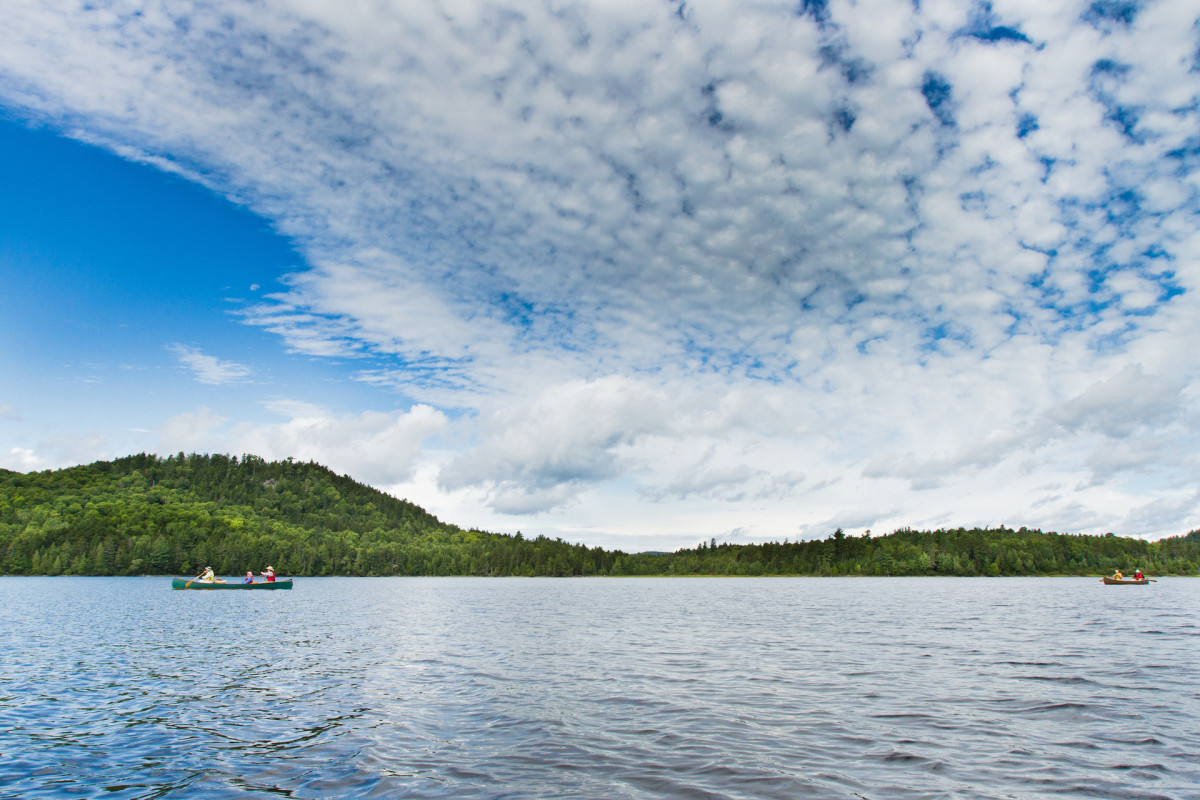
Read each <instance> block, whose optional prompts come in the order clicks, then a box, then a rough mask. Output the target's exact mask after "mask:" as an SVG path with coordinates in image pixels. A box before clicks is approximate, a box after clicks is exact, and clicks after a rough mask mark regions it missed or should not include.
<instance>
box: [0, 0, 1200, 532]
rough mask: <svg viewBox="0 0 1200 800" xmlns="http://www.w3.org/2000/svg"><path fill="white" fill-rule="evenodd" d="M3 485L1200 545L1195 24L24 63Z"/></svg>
mask: <svg viewBox="0 0 1200 800" xmlns="http://www.w3.org/2000/svg"><path fill="white" fill-rule="evenodd" d="M0 144H3V145H4V147H3V148H2V149H3V151H4V155H3V159H4V162H3V163H4V165H5V170H4V172H2V173H0V180H3V181H4V184H3V185H4V195H5V198H4V199H3V201H2V202H3V204H4V205H3V207H2V208H0V210H2V211H4V214H3V216H0V228H4V229H6V230H0V237H2V238H0V278H3V281H4V283H5V284H6V286H7V290H6V292H5V294H6V296H7V297H6V299H0V312H4V314H3V318H4V320H5V321H3V322H0V335H2V336H3V340H2V344H3V350H4V353H3V354H0V369H2V373H0V374H3V380H2V382H0V466H4V467H7V468H9V469H19V470H29V469H42V468H48V467H59V466H65V465H69V464H73V463H81V462H87V461H90V460H94V459H97V458H109V457H113V456H116V455H121V454H125V453H128V452H135V451H140V450H147V451H153V452H158V453H161V454H167V453H172V452H177V451H179V450H184V451H188V452H191V451H197V452H211V451H220V452H229V453H235V454H237V453H256V454H259V455H262V456H264V457H266V458H284V457H289V456H291V457H295V458H298V459H302V460H307V459H315V460H317V461H319V462H321V463H324V464H327V465H329V466H331V467H332V468H334V469H335V470H337V471H339V472H346V473H349V474H351V475H352V476H354V477H356V478H358V479H360V480H363V481H365V482H368V483H370V484H372V485H374V486H377V487H379V488H381V489H384V490H386V491H389V492H391V493H393V494H396V495H397V496H400V497H407V498H408V499H411V500H413V501H415V502H417V503H419V504H421V505H423V506H425V507H426V508H428V509H430V510H431V511H433V512H434V513H436V514H438V515H439V516H441V517H442V518H443V519H446V520H448V521H451V522H454V523H457V524H460V525H463V526H478V527H482V528H485V529H489V530H496V531H507V532H511V531H516V530H522V531H523V532H525V533H526V534H536V533H545V534H547V535H550V536H561V537H563V538H564V539H567V540H569V541H579V542H585V543H588V544H599V545H603V546H606V547H622V548H625V549H633V550H637V549H673V548H676V547H679V546H685V545H692V544H694V543H696V542H698V541H700V540H701V539H708V538H716V539H718V540H728V541H734V542H745V541H759V540H764V539H783V538H785V537H787V538H791V539H795V538H798V537H800V538H811V537H823V536H826V535H828V534H829V533H830V532H831V531H832V530H833V529H834V528H835V527H838V526H841V527H844V528H846V529H847V530H850V531H854V532H859V531H862V530H863V529H867V528H870V529H872V530H873V531H874V532H876V533H880V532H888V531H890V530H892V529H894V528H897V527H901V526H912V527H921V528H924V527H937V526H957V525H967V526H970V525H993V526H994V525H999V524H1009V525H1013V526H1020V525H1027V526H1030V527H1035V526H1036V527H1041V528H1044V529H1052V530H1060V531H1071V532H1104V531H1110V530H1111V531H1115V532H1118V533H1120V534H1124V535H1134V536H1145V537H1151V538H1157V537H1161V536H1164V535H1173V534H1180V533H1185V532H1187V531H1188V530H1189V529H1192V528H1195V527H1200V493H1198V492H1200V484H1198V478H1200V472H1198V467H1200V460H1198V454H1200V448H1198V447H1197V445H1198V444H1200V442H1198V438H1200V437H1198V436H1197V433H1198V431H1200V413H1198V409H1200V406H1198V405H1197V402H1196V401H1197V395H1198V393H1200V347H1197V343H1198V342H1200V330H1198V328H1200V308H1197V298H1198V297H1200V293H1198V292H1197V289H1200V285H1198V284H1200V227H1198V225H1197V223H1198V221H1200V11H1198V10H1197V8H1196V6H1195V4H1194V3H1191V2H1186V0H1158V1H1157V2H1155V1H1154V0H1148V1H1146V2H1140V1H1139V0H1097V2H1063V3H1045V2H1043V1H1042V0H1003V1H997V2H992V3H968V2H941V1H940V0H920V2H917V0H858V1H857V2H850V1H849V0H845V1H842V0H828V1H826V0H793V1H792V2H788V3H775V2H753V3H751V2H705V1H704V0H699V1H698V2H686V3H681V2H668V1H667V0H656V1H655V2H647V1H646V0H637V2H632V0H602V1H598V2H592V3H589V2H582V3H570V2H548V3H547V2H529V3H504V4H495V3H485V2H443V3H436V2H401V1H400V0H379V1H378V2H367V1H366V0H362V1H361V2H344V3H332V4H331V3H326V2H318V1H317V0H268V2H265V3H255V4H249V3H241V2H228V3H221V2H204V3H190V2H185V1H184V0H172V1H170V2H121V1H119V0H114V1H113V2H91V3H87V4H84V3H82V2H68V1H67V0H61V1H59V2H55V1H54V0H51V1H50V2H47V0H9V2H6V3H5V24H4V26H3V27H0Z"/></svg>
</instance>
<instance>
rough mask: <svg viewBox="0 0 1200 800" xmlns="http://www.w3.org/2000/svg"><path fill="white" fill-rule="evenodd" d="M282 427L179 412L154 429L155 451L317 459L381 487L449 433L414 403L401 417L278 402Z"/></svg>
mask: <svg viewBox="0 0 1200 800" xmlns="http://www.w3.org/2000/svg"><path fill="white" fill-rule="evenodd" d="M271 411H273V412H274V413H276V414H278V415H280V416H283V417H285V420H284V421H282V422H273V423H250V422H238V423H235V424H228V423H229V420H228V419H227V418H225V417H223V416H220V415H218V414H216V413H214V412H212V411H211V410H209V409H206V408H204V409H200V410H199V411H196V412H188V413H184V414H179V415H177V416H175V417H172V418H171V419H169V420H167V421H166V422H165V423H164V424H163V425H162V426H161V427H160V429H159V431H158V442H159V445H158V447H159V451H160V452H163V453H173V452H177V451H185V452H225V453H234V454H240V453H253V454H254V455H258V456H261V457H263V458H266V459H269V460H271V459H284V458H296V459H300V460H303V461H309V460H312V461H316V462H318V463H321V464H324V465H325V466H328V467H330V468H331V469H333V470H335V471H337V472H340V473H345V474H349V475H351V476H353V477H354V478H356V479H357V480H361V481H366V482H369V483H371V484H374V485H377V486H381V485H388V484H393V483H399V482H402V481H405V480H408V479H409V478H411V477H412V475H413V471H414V470H415V469H416V467H417V465H418V463H419V462H421V461H422V460H424V459H425V458H428V456H426V455H424V449H423V446H424V445H425V444H426V443H427V441H428V440H429V439H431V438H433V437H436V436H437V435H438V434H440V433H442V432H444V431H445V430H446V429H447V420H446V417H445V415H444V414H442V413H441V412H440V411H437V410H436V409H433V408H431V407H429V406H423V405H418V406H414V407H413V408H411V409H409V410H408V411H403V412H399V411H398V412H392V413H382V412H377V411H364V412H362V413H359V414H342V415H334V414H331V413H330V412H329V411H327V410H326V409H323V408H321V407H319V406H314V405H310V404H308V403H303V402H286V401H279V402H276V403H273V404H272V405H271Z"/></svg>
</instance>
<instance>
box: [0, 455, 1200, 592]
mask: <svg viewBox="0 0 1200 800" xmlns="http://www.w3.org/2000/svg"><path fill="white" fill-rule="evenodd" d="M267 564H271V565H273V566H274V567H275V569H276V571H277V572H279V573H280V574H284V575H1090V574H1100V573H1108V572H1111V571H1112V570H1113V569H1117V568H1120V569H1122V570H1126V571H1130V572H1131V571H1132V570H1134V569H1136V568H1138V567H1140V568H1142V569H1143V570H1145V571H1147V572H1149V573H1151V574H1154V575H1165V574H1190V575H1194V574H1196V573H1197V572H1198V571H1200V532H1195V531H1194V532H1192V533H1189V534H1187V535H1186V536H1179V537H1172V538H1170V539H1164V540H1162V541H1159V542H1146V541H1142V540H1139V539H1130V538H1125V537H1118V536H1113V535H1111V534H1110V535H1108V536H1076V535H1069V534H1058V533H1042V532H1041V531H1036V530H1026V529H1024V528H1021V529H1020V530H1012V529H1010V528H1003V527H1002V528H994V529H986V530H979V529H973V530H966V529H961V528H960V529H954V530H938V531H913V530H907V529H905V530H900V531H896V532H895V533H892V534H890V535H887V536H878V537H870V536H853V537H850V536H846V535H845V534H843V533H842V531H840V530H838V531H835V532H833V533H832V535H831V536H830V537H829V538H827V539H825V540H815V541H804V542H787V541H783V542H770V543H766V544H753V545H733V544H717V543H716V542H709V543H705V544H701V545H700V546H699V547H696V548H691V549H684V550H679V551H676V552H674V553H642V554H633V555H631V554H627V553H622V552H620V551H606V550H603V549H601V548H598V547H594V548H588V547H584V546H582V545H574V544H569V543H566V542H563V541H562V540H560V539H549V538H546V537H542V536H539V537H536V538H532V539H526V538H524V537H523V536H522V535H521V534H516V535H515V536H508V535H501V534H493V533H486V532H483V531H479V530H464V529H462V528H459V527H457V526H454V525H451V524H447V523H444V522H441V521H440V520H438V519H437V518H436V517H434V516H433V515H431V514H429V513H428V512H426V511H425V510H424V509H422V508H420V507H419V506H416V505H414V504H412V503H409V502H407V501H405V500H397V499H396V498H393V497H390V496H388V495H386V494H384V493H382V492H379V491H376V490H375V489H372V488H370V487H368V486H365V485H363V484H361V483H358V482H356V481H354V480H353V479H351V478H350V477H348V476H344V475H337V474H335V473H333V472H332V471H330V470H328V469H326V468H325V467H322V466H320V465H318V464H315V463H311V462H310V463H297V462H294V461H291V460H288V461H276V462H267V461H264V460H262V459H261V458H258V457H256V456H244V457H242V458H241V459H239V458H237V457H230V456H223V455H184V454H183V453H180V454H179V455H176V456H171V457H169V458H159V457H156V456H153V455H146V454H141V455H135V456H129V457H127V458H120V459H117V460H115V461H99V462H96V463H94V464H90V465H87V466H80V467H71V468H68V469H62V470H56V471H49V470H47V471H44V472H32V473H28V474H22V473H16V472H9V471H7V470H0V574H8V575H14V574H15V575H143V574H159V575H163V574H178V575H192V574H196V573H197V572H199V571H200V570H201V569H202V568H203V567H205V566H208V565H211V566H212V567H213V569H214V570H216V571H217V572H218V573H219V574H223V575H236V574H239V573H244V572H245V571H246V570H253V571H255V572H258V571H260V570H262V569H263V568H264V567H265V566H266V565H267Z"/></svg>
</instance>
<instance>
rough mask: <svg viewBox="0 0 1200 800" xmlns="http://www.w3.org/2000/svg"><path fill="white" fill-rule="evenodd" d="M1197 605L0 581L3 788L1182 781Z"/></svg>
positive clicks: (1167, 599)
mask: <svg viewBox="0 0 1200 800" xmlns="http://www.w3.org/2000/svg"><path fill="white" fill-rule="evenodd" d="M1131 599H1132V600H1134V601H1135V602H1131ZM1198 606H1200V582H1197V581H1190V580H1187V579H1177V580H1164V581H1161V582H1160V583H1158V584H1156V585H1155V586H1154V587H1153V590H1152V591H1149V592H1145V593H1143V594H1141V595H1137V596H1136V597H1134V596H1133V595H1129V594H1128V593H1125V594H1122V595H1120V596H1118V594H1117V593H1114V592H1111V591H1107V592H1106V591H1104V587H1102V586H1100V585H1098V584H1096V583H1094V582H1092V581H1089V580H1085V579H995V580H983V579H977V580H971V579H966V580H955V579H936V580H934V579H930V580H925V579H847V580H840V579H761V580H752V579H686V580H684V579H665V580H657V579H651V580H646V579H630V580H625V579H604V580H587V579H581V580H521V579H504V580H472V579H320V580H318V579H312V580H303V581H300V582H298V583H297V585H296V588H295V589H294V590H293V591H292V592H288V593H282V592H281V593H273V592H271V593H207V592H196V593H191V592H172V591H170V590H169V588H166V583H165V581H163V580H160V579H83V578H80V579H63V578H54V579H25V578H5V579H0V630H2V631H3V632H4V634H5V642H6V647H5V648H3V649H2V650H0V796H3V797H22V798H25V797H28V798H91V797H100V796H104V797H108V798H130V799H131V800H132V799H133V798H183V797H197V796H221V797H236V796H247V797H251V796H253V797H269V796H278V797H290V798H318V797H348V798H375V797H379V798H384V797H386V798H394V797H407V798H481V799H482V798H486V799H487V800H499V799H501V798H522V800H524V799H525V798H564V797H576V798H589V799H592V798H595V799H596V800H608V798H612V799H613V800H630V799H637V800H640V799H642V798H714V799H715V798H721V799H723V800H724V799H728V800H738V799H739V798H798V797H820V798H834V799H835V800H837V799H839V798H847V799H848V800H849V799H850V798H862V799H863V800H888V799H890V798H896V799H897V800H909V799H910V798H911V799H913V800H915V799H916V798H939V800H942V799H944V798H951V797H953V798H967V799H971V798H980V799H981V800H983V799H986V800H998V799H999V798H1011V797H1018V798H1041V797H1045V798H1050V797H1055V798H1063V797H1067V798H1069V797H1078V798H1085V797H1086V798H1097V797H1101V798H1104V797H1107V798H1138V799H1140V800H1150V799H1151V798H1172V799H1173V800H1182V799H1183V798H1192V797H1195V796H1197V793H1196V787H1197V786H1200V767H1198V766H1197V764H1200V733H1198V730H1197V726H1196V725H1195V719H1197V718H1200V695H1198V694H1197V690H1196V688H1195V687H1197V686H1200V680H1198V679H1200V668H1198V667H1197V665H1196V660H1195V658H1194V647H1193V646H1192V645H1193V642H1194V637H1195V636H1197V635H1200V633H1198V631H1200V629H1198V627H1197V625H1196V623H1195V619H1196V611H1197V608H1198Z"/></svg>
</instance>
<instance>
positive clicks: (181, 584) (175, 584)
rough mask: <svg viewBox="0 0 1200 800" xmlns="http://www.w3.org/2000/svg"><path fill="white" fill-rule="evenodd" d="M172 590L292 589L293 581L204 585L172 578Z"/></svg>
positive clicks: (201, 582) (194, 580) (192, 580)
mask: <svg viewBox="0 0 1200 800" xmlns="http://www.w3.org/2000/svg"><path fill="white" fill-rule="evenodd" d="M171 588H172V589H290V588H292V581H291V579H290V578H289V579H288V580H286V581H273V582H271V583H267V582H266V581H261V582H256V583H204V582H203V581H198V580H196V579H195V578H172V579H171Z"/></svg>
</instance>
